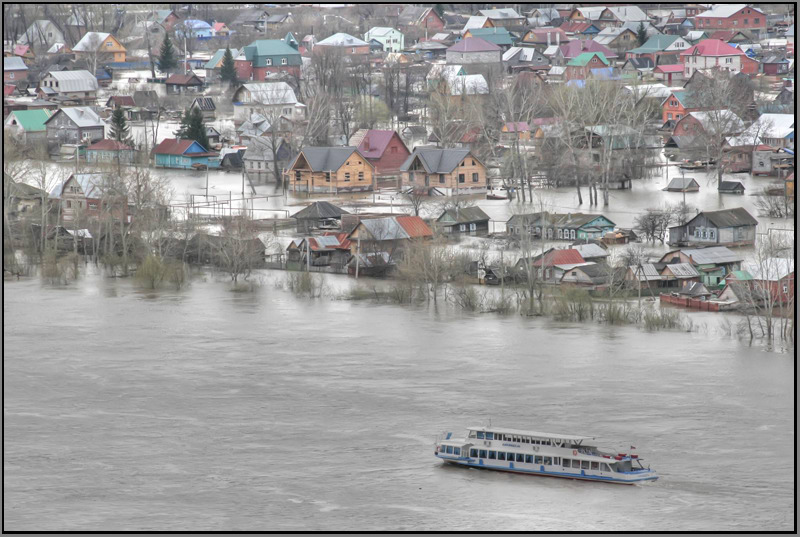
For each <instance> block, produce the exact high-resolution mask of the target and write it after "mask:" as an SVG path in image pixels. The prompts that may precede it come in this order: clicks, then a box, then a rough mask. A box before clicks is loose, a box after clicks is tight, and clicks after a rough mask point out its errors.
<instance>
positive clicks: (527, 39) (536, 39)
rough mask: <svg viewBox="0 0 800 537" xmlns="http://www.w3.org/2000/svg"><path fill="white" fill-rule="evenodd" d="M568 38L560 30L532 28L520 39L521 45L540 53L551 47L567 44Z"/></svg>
mask: <svg viewBox="0 0 800 537" xmlns="http://www.w3.org/2000/svg"><path fill="white" fill-rule="evenodd" d="M568 42H569V36H568V35H567V33H566V32H565V31H564V30H562V29H561V28H533V29H532V30H530V31H528V33H526V34H525V35H524V36H523V37H522V43H523V44H525V45H529V46H533V47H534V48H535V49H536V50H537V51H539V52H542V51H543V50H545V49H546V48H547V47H549V46H551V45H556V46H559V45H561V44H562V43H568Z"/></svg>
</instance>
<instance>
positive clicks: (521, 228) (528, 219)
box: [506, 212, 615, 240]
mask: <svg viewBox="0 0 800 537" xmlns="http://www.w3.org/2000/svg"><path fill="white" fill-rule="evenodd" d="M614 227H615V224H614V222H612V221H611V220H609V219H608V218H606V217H605V216H603V215H601V214H583V213H567V214H559V213H548V212H544V213H530V214H515V215H514V216H512V217H511V218H509V219H508V222H506V229H507V230H508V233H509V234H510V235H512V236H521V235H523V234H524V233H528V234H529V235H530V236H531V237H543V236H544V237H546V238H547V239H561V240H576V239H578V240H586V239H602V238H603V237H604V236H605V235H606V234H607V233H609V232H611V231H614Z"/></svg>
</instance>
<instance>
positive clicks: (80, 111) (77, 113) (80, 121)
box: [47, 106, 105, 127]
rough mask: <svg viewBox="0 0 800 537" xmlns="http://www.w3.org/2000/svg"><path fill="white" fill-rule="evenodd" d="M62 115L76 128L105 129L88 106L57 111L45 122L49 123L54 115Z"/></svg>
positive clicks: (101, 121)
mask: <svg viewBox="0 0 800 537" xmlns="http://www.w3.org/2000/svg"><path fill="white" fill-rule="evenodd" d="M59 112H60V113H63V114H64V115H66V116H67V117H68V118H69V119H70V120H72V122H73V123H75V125H77V126H78V127H105V123H103V120H102V119H100V116H98V115H97V113H96V112H95V111H94V110H92V109H91V108H90V107H88V106H73V107H69V108H61V109H59V110H57V111H56V112H55V113H54V114H53V115H52V116H50V118H49V119H48V120H47V122H49V121H51V120H52V119H53V118H54V117H56V115H58V114H59Z"/></svg>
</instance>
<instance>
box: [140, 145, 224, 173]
mask: <svg viewBox="0 0 800 537" xmlns="http://www.w3.org/2000/svg"><path fill="white" fill-rule="evenodd" d="M153 154H154V155H155V159H156V166H160V167H162V168H182V169H187V170H188V169H199V168H203V167H208V168H217V167H219V164H220V162H219V153H215V152H213V151H209V150H207V149H206V148H205V147H203V146H202V145H200V144H199V143H197V142H195V141H194V140H186V139H183V140H182V139H180V138H166V139H165V140H163V141H162V142H161V143H159V144H158V145H157V146H156V147H155V148H154V149H153Z"/></svg>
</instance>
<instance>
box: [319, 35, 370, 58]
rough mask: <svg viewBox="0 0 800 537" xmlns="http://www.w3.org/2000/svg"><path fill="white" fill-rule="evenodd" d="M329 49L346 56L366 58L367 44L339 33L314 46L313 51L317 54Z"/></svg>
mask: <svg viewBox="0 0 800 537" xmlns="http://www.w3.org/2000/svg"><path fill="white" fill-rule="evenodd" d="M331 49H333V50H339V51H341V52H342V53H343V54H344V55H346V56H367V55H368V54H369V43H367V42H366V41H364V40H363V39H359V38H357V37H354V36H352V35H350V34H346V33H342V32H339V33H338V34H333V35H332V36H330V37H328V38H326V39H323V40H322V41H318V42H317V44H316V45H314V50H315V51H318V52H321V51H323V50H331Z"/></svg>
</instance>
